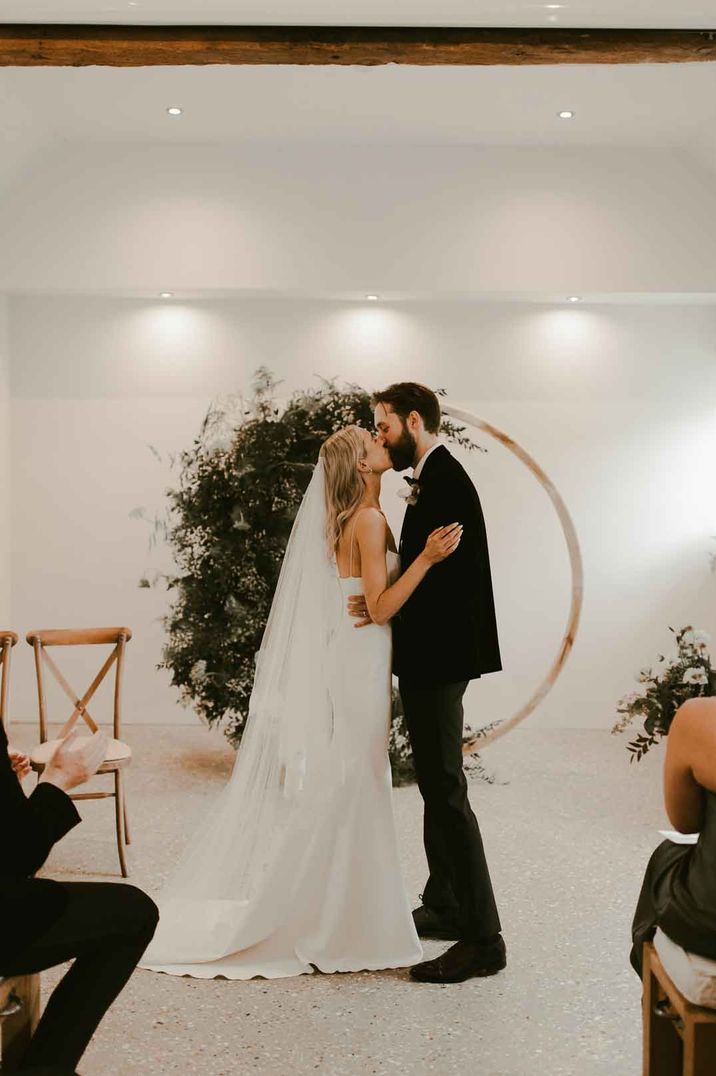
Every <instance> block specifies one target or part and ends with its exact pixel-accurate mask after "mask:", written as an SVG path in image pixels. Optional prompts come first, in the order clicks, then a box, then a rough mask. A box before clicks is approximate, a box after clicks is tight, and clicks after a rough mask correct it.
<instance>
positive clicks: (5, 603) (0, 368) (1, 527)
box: [0, 295, 12, 628]
mask: <svg viewBox="0 0 716 1076" xmlns="http://www.w3.org/2000/svg"><path fill="white" fill-rule="evenodd" d="M10 451H11V439H10V342H9V339H8V331H7V300H6V298H5V296H4V295H0V506H2V507H1V508H0V627H3V628H12V623H11V620H10V528H11V518H12V515H11V513H12V506H11V498H10V479H11V460H10Z"/></svg>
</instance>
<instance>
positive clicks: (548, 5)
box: [544, 4, 564, 11]
mask: <svg viewBox="0 0 716 1076" xmlns="http://www.w3.org/2000/svg"><path fill="white" fill-rule="evenodd" d="M544 6H545V7H547V8H549V9H550V11H557V10H558V9H559V8H561V7H564V4H545V5H544Z"/></svg>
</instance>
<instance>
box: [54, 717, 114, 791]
mask: <svg viewBox="0 0 716 1076" xmlns="http://www.w3.org/2000/svg"><path fill="white" fill-rule="evenodd" d="M107 744H108V740H107V737H106V735H105V734H104V733H103V732H95V733H94V735H93V736H85V737H81V738H80V737H79V736H78V735H77V732H76V730H74V729H73V731H72V732H70V734H69V735H68V736H65V738H64V740H61V741H60V744H59V746H58V747H57V748H56V750H55V753H54V754H53V755H52V757H51V758H50V761H49V762H48V763H47V765H46V766H45V769H44V770H43V772H42V777H41V778H40V782H39V783H40V784H41V783H42V782H43V781H47V782H48V783H49V784H52V785H57V787H58V788H61V789H62V791H63V792H69V790H70V789H71V788H75V787H76V786H77V785H81V784H84V782H85V781H89V779H90V777H93V776H94V775H95V773H96V772H97V770H98V769H99V767H100V766H101V765H102V763H103V762H104V760H105V757H106V754H107Z"/></svg>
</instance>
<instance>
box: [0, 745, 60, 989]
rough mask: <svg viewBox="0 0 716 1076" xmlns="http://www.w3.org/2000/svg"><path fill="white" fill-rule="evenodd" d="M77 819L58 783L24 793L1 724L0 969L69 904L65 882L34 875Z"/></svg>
mask: <svg viewBox="0 0 716 1076" xmlns="http://www.w3.org/2000/svg"><path fill="white" fill-rule="evenodd" d="M79 821H80V816H79V814H78V813H77V808H76V807H75V805H74V803H73V802H72V800H71V799H70V797H69V796H68V795H67V794H66V793H65V792H63V791H62V790H61V789H59V788H57V787H56V786H55V785H51V784H48V783H43V784H41V785H38V786H37V788H35V789H34V790H33V792H32V793H31V795H30V796H26V795H25V793H24V792H23V790H22V788H21V786H20V782H19V781H18V779H17V777H16V776H15V774H14V772H13V769H12V765H11V764H10V759H9V758H8V753H7V736H6V734H5V729H4V728H3V727H2V725H0V973H2V971H3V970H4V968H6V967H7V966H8V964H9V963H11V962H12V959H13V958H14V956H15V955H16V954H17V953H19V952H21V951H22V949H24V948H25V947H26V946H27V945H28V944H29V943H30V942H32V941H34V940H35V939H36V938H37V937H39V936H40V935H41V934H43V933H44V932H45V931H46V930H47V929H48V927H50V926H52V924H53V923H54V922H55V921H56V920H57V919H59V917H60V916H61V915H62V913H63V911H64V910H65V907H66V904H67V900H68V897H67V893H66V890H65V889H64V887H63V886H62V885H60V883H59V882H53V881H51V880H50V879H49V878H33V877H31V876H32V875H33V874H34V873H35V871H36V870H39V869H40V867H41V866H42V864H43V863H44V862H45V860H46V859H47V857H48V855H49V853H50V849H51V848H52V846H53V844H54V843H55V842H56V841H58V840H59V839H60V837H64V835H65V833H67V832H68V831H69V830H71V829H72V827H73V826H76V825H77V823H78V822H79Z"/></svg>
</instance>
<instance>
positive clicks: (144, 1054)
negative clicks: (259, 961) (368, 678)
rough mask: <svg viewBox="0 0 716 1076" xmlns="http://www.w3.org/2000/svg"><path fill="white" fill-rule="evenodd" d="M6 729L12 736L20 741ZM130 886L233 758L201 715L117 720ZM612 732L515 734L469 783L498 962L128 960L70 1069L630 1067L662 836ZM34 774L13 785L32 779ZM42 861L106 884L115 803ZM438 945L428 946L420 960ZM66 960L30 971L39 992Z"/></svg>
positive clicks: (173, 849)
mask: <svg viewBox="0 0 716 1076" xmlns="http://www.w3.org/2000/svg"><path fill="white" fill-rule="evenodd" d="M33 732H34V730H33V729H32V728H31V727H29V726H23V725H16V726H15V727H14V728H13V729H12V730H11V741H12V742H13V744H14V745H17V746H18V747H23V746H29V745H30V743H31V742H33ZM126 738H127V740H128V741H129V742H130V743H131V745H132V747H133V749H134V752H135V760H134V762H133V765H132V768H131V771H130V772H129V774H128V781H127V787H128V803H129V810H130V825H131V827H132V835H133V844H132V846H131V848H130V853H129V854H130V857H131V859H130V870H131V878H130V879H129V880H130V881H131V882H133V883H134V884H136V885H139V886H141V887H142V888H144V889H146V890H147V891H148V892H149V893H151V894H156V892H157V890H158V888H159V886H160V884H161V882H162V879H163V878H164V877H165V875H166V874H167V872H168V871H169V869H170V867H171V865H172V864H173V862H174V861H175V859H176V857H177V856H178V855H179V854H180V853H181V849H182V847H183V845H184V842H185V840H186V839H187V837H188V835H189V834H190V832H191V830H192V827H193V826H194V824H195V820H196V819H197V818H198V817H199V816H200V815H201V814H202V812H204V811H205V810H207V808H208V805H209V804H210V802H211V798H212V796H213V795H214V793H215V792H216V790H217V789H218V788H220V787H221V785H222V783H223V782H224V781H225V780H226V778H227V777H228V775H229V773H230V771H231V765H232V757H233V753H232V752H231V750H230V749H229V748H228V747H227V746H226V744H225V742H224V741H223V739H222V737H221V736H220V735H219V734H217V733H215V732H210V731H208V730H206V729H204V728H202V727H179V728H167V727H147V726H143V727H137V726H134V727H130V728H129V729H128V730H127V737H126ZM624 744H625V740H624V738H623V737H620V738H616V737H611V736H610V735H609V734H608V733H607V732H597V731H591V730H590V731H558V730H546V731H545V730H540V729H539V728H537V727H534V726H533V727H528V728H526V729H519V730H516V731H515V732H513V733H512V734H511V735H510V736H508V737H506V738H505V739H504V741H500V742H499V743H497V744H495V745H493V746H492V747H491V748H489V749H488V750H487V751H486V752H485V755H484V760H485V763H486V765H487V766H488V767H489V769H490V770H491V771H492V772H493V773H494V775H495V776H496V778H497V781H496V783H495V784H492V785H487V784H484V783H480V782H472V783H471V787H470V797H471V800H472V803H473V806H474V809H475V811H476V813H477V815H478V818H479V819H480V824H481V827H482V831H483V836H484V839H485V845H486V849H487V854H488V859H489V862H490V867H491V871H492V876H493V883H494V886H495V891H496V894H497V898H498V903H499V905H500V909H501V915H502V921H503V928H504V935H505V939H506V941H507V946H508V961H509V963H508V968H507V970H506V971H505V972H503V973H502V974H500V975H498V976H496V977H494V978H491V979H486V980H472V981H469V982H467V983H463V984H459V985H454V986H438V985H432V984H417V983H413V982H412V981H411V980H410V979H409V978H408V976H407V973H406V972H403V971H398V972H379V973H362V974H358V975H331V976H329V975H312V976H300V977H297V978H293V979H282V980H274V981H272V982H266V981H264V980H260V979H259V980H252V981H251V982H226V981H223V980H208V981H203V980H193V979H188V978H173V977H169V976H165V975H157V974H154V973H152V972H148V971H138V972H136V973H135V975H134V976H133V978H132V980H131V981H130V983H129V985H128V986H127V988H126V989H125V991H124V992H123V994H122V995H121V996H120V998H119V999H118V1001H117V1003H116V1004H115V1006H114V1007H113V1008H112V1009H111V1010H110V1012H109V1013H108V1015H107V1017H106V1018H105V1020H104V1022H103V1023H102V1025H101V1027H100V1029H99V1032H98V1033H97V1035H96V1036H95V1040H94V1041H93V1043H92V1044H91V1046H90V1048H89V1050H88V1051H87V1053H86V1054H85V1057H84V1059H83V1061H82V1064H81V1065H80V1071H81V1072H82V1076H99V1074H101V1076H108V1074H110V1073H111V1074H112V1076H125V1074H130V1073H131V1074H140V1073H157V1074H160V1073H182V1074H187V1076H188V1074H192V1076H194V1074H196V1076H229V1074H231V1076H233V1074H235V1073H236V1074H240V1073H251V1074H256V1076H258V1074H260V1076H284V1074H285V1076H288V1074H291V1076H294V1074H295V1076H302V1074H308V1073H311V1074H315V1073H319V1074H323V1076H358V1074H360V1076H386V1074H393V1073H400V1074H405V1076H423V1074H427V1073H434V1074H436V1076H451V1074H460V1076H463V1074H468V1073H470V1074H472V1073H479V1074H480V1076H533V1074H535V1073H543V1074H545V1076H637V1074H638V1073H639V1072H640V1064H641V1060H640V1058H641V1043H640V1013H639V1003H640V988H639V983H638V981H637V979H636V977H635V976H634V974H633V972H632V971H631V970H630V969H629V968H628V965H627V951H628V946H629V925H630V921H631V915H632V911H633V907H634V904H635V900H636V896H637V892H638V888H639V885H640V881H641V875H642V872H643V868H644V866H645V864H646V860H647V858H648V856H649V854H650V852H651V850H652V848H653V847H654V846H655V845H656V844H657V843H658V841H659V840H660V838H659V837H658V834H657V832H656V831H657V829H658V828H660V827H661V828H663V827H664V824H665V819H664V816H663V813H662V809H661V804H660V780H661V762H662V756H661V752H659V751H656V752H653V753H652V755H651V756H649V757H647V758H646V759H645V760H644V761H643V762H641V763H639V764H638V765H633V766H629V764H628V761H627V754H626V751H625V749H624ZM33 780H34V778H28V781H27V783H28V787H32V782H33ZM394 804H395V815H396V822H397V827H398V833H399V837H400V841H401V846H402V852H403V869H404V874H405V880H406V884H407V887H408V891H409V893H410V894H411V898H415V901H416V902H417V898H418V894H419V892H420V889H421V884H422V882H423V881H424V874H425V871H424V860H423V852H422V845H421V834H420V800H419V794H418V792H417V789H416V788H415V787H408V788H403V789H397V790H396V791H395V794H394ZM79 806H80V810H81V812H82V815H83V818H84V822H83V824H82V825H81V826H78V827H77V828H76V829H75V830H74V831H73V832H72V833H71V834H70V835H68V836H67V837H66V838H65V839H64V840H63V841H62V842H61V843H60V844H59V845H58V846H57V847H56V848H55V849H54V851H53V853H52V855H51V857H50V859H49V861H48V863H47V865H46V867H45V869H44V871H43V873H45V874H47V875H51V876H53V877H56V878H60V879H66V880H70V879H73V880H81V879H95V880H101V879H104V880H108V881H118V880H119V877H118V874H117V871H118V868H117V861H116V848H115V844H114V828H113V811H112V803H111V801H105V802H102V801H98V802H94V803H84V804H80V805H79ZM444 945H445V943H440V942H428V943H427V944H426V947H425V948H426V953H427V954H428V955H434V954H436V953H437V952H439V951H441V949H442V948H444ZM61 970H62V969H56V970H53V971H50V972H48V973H46V974H45V975H44V976H43V993H45V994H46V992H47V991H48V990H49V989H51V988H52V986H53V985H54V983H55V982H56V981H57V979H58V978H59V975H60V972H61Z"/></svg>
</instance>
